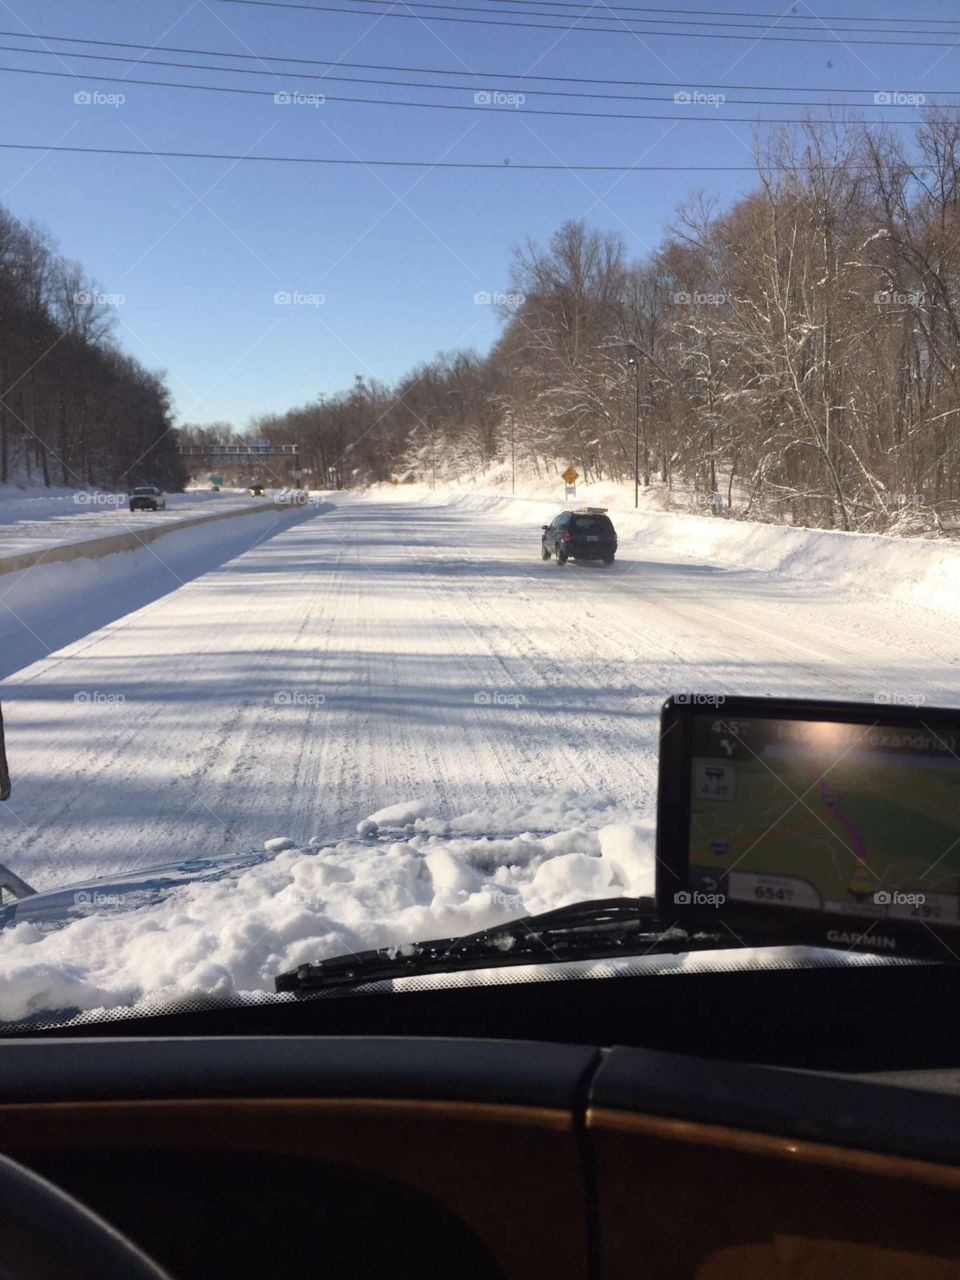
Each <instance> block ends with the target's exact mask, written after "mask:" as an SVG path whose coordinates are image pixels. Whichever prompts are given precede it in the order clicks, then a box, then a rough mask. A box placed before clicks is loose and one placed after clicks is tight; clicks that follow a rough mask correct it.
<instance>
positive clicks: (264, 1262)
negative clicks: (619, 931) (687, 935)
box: [0, 965, 960, 1280]
mask: <svg viewBox="0 0 960 1280" xmlns="http://www.w3.org/2000/svg"><path fill="white" fill-rule="evenodd" d="M711 976H712V980H713V984H712V987H711V986H709V985H708V986H707V987H706V988H705V987H704V982H705V980H706V979H705V976H704V975H690V976H686V977H684V976H678V975H673V976H670V977H667V976H664V977H662V978H653V979H644V980H642V981H631V980H625V979H609V980H601V981H598V980H592V981H584V982H579V983H578V982H555V983H548V984H546V985H539V986H538V985H537V984H531V983H518V984H517V985H516V986H513V987H507V988H501V989H498V990H497V991H496V992H495V993H494V995H495V997H496V999H495V1000H493V999H491V993H490V992H486V993H483V992H482V991H475V992H472V991H462V990H461V991H459V992H457V993H449V992H434V993H429V992H421V993H419V994H415V995H410V996H397V995H393V996H389V997H371V998H369V999H367V998H364V997H362V996H361V997H353V998H349V999H337V1000H317V1001H304V1002H301V1003H297V1004H295V1005H285V1006H274V1007H272V1008H268V1009H264V1010H262V1011H260V1013H259V1015H258V1017H259V1019H260V1021H261V1025H262V1021H263V1019H264V1018H275V1019H282V1020H283V1023H282V1026H283V1030H284V1032H285V1034H276V1035H249V1034H241V1033H240V1032H241V1030H242V1028H241V1025H240V1019H241V1015H243V1014H244V1011H237V1010H234V1011H231V1012H232V1016H233V1018H234V1019H235V1022H234V1025H233V1027H232V1028H231V1029H227V1028H226V1026H224V1030H225V1032H226V1033H224V1034H219V1035H212V1034H202V1035H201V1034H192V1035H191V1034H171V1031H172V1030H173V1028H171V1026H170V1025H167V1026H166V1027H165V1028H164V1032H163V1034H159V1035H149V1034H143V1031H144V1027H143V1026H142V1025H135V1026H130V1027H127V1028H126V1029H124V1028H123V1027H121V1028H120V1030H121V1031H123V1030H125V1031H126V1034H119V1033H118V1026H117V1024H116V1023H114V1024H104V1025H101V1026H100V1027H99V1029H98V1031H97V1034H90V1033H91V1031H92V1030H93V1028H78V1029H76V1031H75V1033H74V1034H50V1035H48V1036H43V1037H40V1036H34V1037H24V1038H20V1039H15V1040H8V1041H4V1042H3V1043H2V1044H0V1151H2V1152H3V1154H4V1155H6V1156H8V1157H11V1158H13V1159H14V1160H16V1161H18V1162H20V1163H21V1164H22V1165H24V1166H26V1167H27V1168H28V1169H30V1170H33V1171H34V1172H35V1173H37V1174H39V1175H41V1176H43V1177H44V1178H46V1179H49V1180H50V1181H51V1182H52V1183H53V1184H55V1185H56V1186H57V1187H60V1188H62V1189H63V1190H64V1191H66V1192H68V1193H69V1194H71V1195H73V1196H74V1197H76V1198H77V1199H78V1200H79V1201H81V1202H82V1203H83V1204H85V1205H87V1206H88V1207H89V1208H90V1209H92V1210H93V1211H94V1212H95V1213H97V1214H99V1215H100V1216H101V1218H102V1219H103V1220H105V1221H106V1222H107V1223H110V1224H112V1225H113V1226H114V1227H116V1228H117V1229H118V1230H119V1231H121V1232H122V1233H123V1234H124V1235H126V1236H127V1237H128V1238H129V1239H130V1240H131V1241H133V1242H134V1243H135V1244H136V1245H138V1246H139V1247H140V1248H141V1249H142V1250H143V1251H144V1252H145V1253H146V1254H147V1255H148V1256H150V1257H152V1258H153V1259H155V1260H156V1262H157V1263H158V1264H159V1265H160V1266H161V1267H163V1268H164V1269H165V1271H166V1273H167V1274H168V1275H169V1276H171V1277H174V1278H180V1277H182V1278H183V1280H187V1278H190V1277H199V1276H204V1277H209V1276H211V1275H218V1276H219V1275H229V1276H237V1277H247V1276H250V1277H253V1276H257V1277H260V1278H262V1277H263V1276H264V1275H289V1276H300V1275H303V1276H308V1275H309V1276H313V1275H321V1276H322V1275H327V1274H329V1275H336V1276H338V1277H353V1278H356V1280H361V1278H366V1277H370V1278H371V1280H372V1278H373V1277H377V1278H378V1280H382V1277H383V1275H384V1273H385V1272H389V1273H390V1274H391V1275H393V1276H401V1277H406V1276H409V1277H411V1280H412V1278H413V1277H416V1278H417V1280H431V1278H432V1277H434V1276H436V1277H440V1276H444V1277H450V1276H455V1277H459V1278H461V1280H474V1278H476V1280H487V1278H489V1280H514V1278H516V1280H520V1278H521V1277H523V1278H524V1280H529V1278H530V1277H539V1276H543V1277H548V1276H549V1277H552V1278H556V1277H586V1278H588V1280H600V1278H601V1277H609V1278H610V1280H621V1278H622V1280H627V1278H628V1277H629V1278H630V1280H636V1277H638V1276H650V1277H655V1278H656V1280H691V1278H696V1280H727V1278H728V1277H729V1280H734V1277H736V1280H743V1278H744V1277H747V1278H748V1280H750V1278H752V1277H757V1280H760V1278H761V1277H762V1280H779V1278H780V1277H784V1278H789V1280H806V1278H807V1277H811V1276H816V1277H828V1278H830V1277H837V1280H840V1277H843V1280H849V1277H850V1276H851V1275H856V1276H857V1277H858V1280H861V1278H863V1280H888V1278H889V1277H901V1276H902V1277H918V1278H919V1280H927V1278H928V1277H929V1278H931V1280H934V1278H935V1280H941V1277H946V1276H948V1275H949V1276H955V1275H956V1274H958V1273H960V1239H958V1228H957V1222H958V1221H960V1213H958V1210H960V1120H958V1111H960V1108H958V1095H960V1071H958V1070H956V1069H955V1067H954V1065H953V1064H954V1063H956V1062H957V1061H960V1054H958V1052H957V1050H958V1046H957V1036H956V1033H955V1032H953V1030H952V1029H950V1030H948V1031H947V1032H946V1035H945V1038H943V1039H942V1040H941V1041H939V1042H938V1044H937V1046H936V1047H933V1045H934V1042H933V1041H929V1042H928V1046H927V1050H926V1051H922V1050H921V1048H920V1046H921V1043H922V1042H921V1041H920V1040H914V1041H913V1042H912V1044H913V1047H912V1049H911V1050H910V1051H906V1050H905V1048H904V1046H903V1044H900V1045H898V1046H895V1045H894V1043H893V1037H892V1036H891V1035H890V1032H891V1029H892V1027H893V1026H895V1025H896V1023H897V1019H898V1018H899V1016H900V1015H901V1014H902V1012H903V1010H904V1008H905V1007H906V1005H907V1004H908V1003H910V1002H912V1001H913V996H912V994H911V993H912V992H919V991H921V990H927V991H928V992H929V995H928V996H927V998H926V1001H924V1000H923V999H919V1001H916V1002H914V1003H916V1013H917V1016H918V1017H919V1018H921V1019H922V1018H924V1017H925V1016H926V1015H927V1013H928V1012H929V1008H931V1007H933V1006H934V1005H935V1004H938V1003H942V1001H943V1000H944V999H946V998H947V990H948V984H954V985H955V984H956V981H957V979H956V977H955V974H954V971H952V970H948V969H947V968H946V967H945V966H936V965H917V966H890V967H889V968H888V967H881V966H875V967H873V968H872V969H869V970H860V971H856V970H851V971H849V972H848V971H846V970H831V971H829V972H827V971H823V972H821V971H817V970H814V971H812V972H807V973H806V974H802V973H791V972H789V971H787V972H777V973H766V974H763V975H758V974H756V973H742V974H738V973H732V974H731V973H726V974H719V975H718V974H714V975H711ZM758 977H761V978H762V979H763V980H764V981H767V982H769V984H770V986H769V990H773V989H774V986H773V984H774V983H775V982H779V983H780V984H781V986H780V987H779V991H780V995H781V998H783V997H786V998H788V999H789V1000H790V1001H791V1002H792V1009H791V1014H792V1019H793V1022H794V1023H795V1024H796V1025H797V1032H796V1037H795V1049H796V1051H799V1047H800V1045H801V1043H802V1040H803V1036H804V1034H809V1035H810V1036H811V1037H812V1038H814V1039H815V1040H817V1041H819V1043H820V1044H821V1045H823V1044H824V1043H826V1037H825V1035H824V1028H825V1025H826V1022H825V1020H826V1019H829V1018H831V1017H832V1018H834V1019H835V1020H836V1019H837V1018H838V1006H842V1004H843V1001H844V998H845V996H846V997H850V996H852V994H853V993H854V992H855V991H858V990H859V992H860V993H861V1004H862V1006H863V1008H862V1014H863V1020H864V1021H866V1018H867V1015H868V1014H871V1013H872V1014H873V1015H874V1016H875V1018H876V1032H877V1035H876V1042H875V1044H871V1043H870V1042H869V1041H867V1042H861V1045H860V1051H861V1053H862V1055H863V1057H862V1058H861V1060H860V1061H859V1063H858V1064H857V1066H858V1069H856V1070H849V1069H848V1070H843V1069H840V1070H838V1069H836V1068H837V1066H839V1064H840V1061H841V1057H840V1050H839V1046H840V1045H841V1044H843V1043H847V1044H848V1049H850V1050H851V1052H852V1047H853V1045H854V1042H857V1041H858V1040H859V1039H860V1037H859V1036H858V1024H859V1019H858V1018H857V1017H851V1019H850V1026H849V1027H846V1028H845V1027H844V1026H843V1023H842V1022H837V1023H836V1025H837V1027H838V1034H837V1035H836V1036H835V1037H834V1047H835V1049H836V1050H837V1052H838V1056H837V1058H836V1059H835V1061H834V1063H833V1064H831V1065H829V1066H827V1067H826V1069H825V1067H824V1062H823V1061H822V1060H821V1061H820V1065H818V1066H816V1067H811V1066H810V1065H805V1066H799V1065H787V1064H786V1063H785V1058H790V1057H791V1056H795V1055H794V1050H792V1049H791V1048H790V1047H786V1048H784V1047H783V1046H781V1047H780V1053H779V1057H778V1053H777V1052H776V1050H777V1046H778V1041H777V1028H778V1027H779V1026H781V1025H782V1026H784V1027H786V1025H787V1023H786V1021H785V1020H783V1019H780V1020H778V1019H777V1018H776V1017H775V1016H774V1017H772V1018H771V1019H770V1021H769V1022H767V1021H766V1020H765V1019H764V1018H763V1017H762V1015H761V1016H758V1012H759V1010H758V1004H757V1002H758V1001H759V1005H760V1008H761V1009H762V1004H763V1000H764V994H763V989H762V988H761V986H760V985H758V983H757V978H758ZM851 978H852V979H854V981H851V980H850V979H851ZM845 980H846V981H845ZM828 984H829V990H831V991H832V992H833V995H834V1000H835V1001H836V1002H837V1003H835V1004H834V1007H833V1008H832V1009H828V1008H827V1007H826V1005H825V1001H824V1000H823V999H822V996H823V994H824V992H825V991H826V990H827V989H828ZM858 984H859V985H858ZM867 990H872V991H873V993H874V995H875V997H876V1002H877V1003H876V1004H875V1005H874V1007H873V1008H872V1009H871V1008H870V1006H869V1004H868V1002H865V1001H863V999H862V996H863V993H864V992H866V991H867ZM710 991H712V997H708V996H707V995H706V994H705V993H706V992H710ZM452 994H456V998H457V1002H458V1003H457V1005H456V1008H457V1009H459V1010H460V1013H461V1015H462V1016H463V1017H465V1018H468V1019H470V1018H472V1019H473V1020H474V1021H475V1022H476V1024H477V1025H478V1026H481V1027H482V1026H484V1025H485V1026H486V1029H487V1030H488V1031H490V1032H498V1034H495V1035H487V1036H474V1037H468V1036H464V1035H462V1034H444V1032H445V1031H448V1032H449V1031H451V1030H452V1028H453V1027H454V1025H455V1021H454V1019H453V1018H452V1016H451V1013H450V1010H451V1009H452V1008H453V1007H454V1006H452V1005H451V1004H449V1003H445V997H447V996H450V995H452ZM954 994H955V993H954ZM471 999H473V1000H474V1003H473V1004H472V1005H471ZM484 999H486V1001H487V1003H484ZM389 1001H392V1006H391V1008H392V1010H393V1017H394V1019H395V1020H396V1025H395V1028H394V1030H395V1034H391V1035H383V1034H379V1035H373V1034H358V1032H360V1031H361V1030H362V1025H363V1023H366V1024H367V1025H368V1026H372V1025H375V1024H376V1023H377V1022H378V1021H381V1020H382V1013H381V1011H382V1010H383V1009H384V1008H385V1007H387V1003H388V1002H389ZM698 1001H700V1002H702V1003H700V1004H698ZM751 1001H752V1002H753V1003H752V1006H751ZM658 1002H659V1003H658ZM709 1003H712V1004H713V1006H714V1008H715V1019H716V1021H715V1023H711V1022H710V1021H709V1020H708V1019H707V1018H706V1013H705V1011H706V1008H707V1006H708V1004H709ZM668 1006H672V1008H673V1011H674V1021H673V1022H672V1023H670V1022H669V1021H668V1022H666V1023H665V1022H664V1021H663V1020H662V1019H661V1020H659V1022H658V1019H657V1017H656V1010H657V1009H658V1008H662V1009H664V1010H665V1009H666V1008H667V1007H668ZM881 1006H886V1008H887V1010H888V1013H887V1015H886V1018H887V1019H888V1020H885V1017H884V1015H883V1014H881V1013H879V1012H878V1010H879V1009H880V1008H881ZM588 1007H592V1008H593V1010H594V1016H593V1021H592V1023H591V1022H590V1021H589V1020H588V1019H586V1018H585V1017H581V1014H582V1013H584V1011H585V1010H586V1009H587V1008H588ZM536 1009H539V1013H535V1012H534V1011H535V1010H536ZM698 1009H699V1011H700V1026H699V1028H698V1027H697V1025H696V1023H697V1019H698ZM736 1009H739V1010H740V1013H739V1016H738V1015H736V1013H735V1010H736ZM772 1009H773V1005H772V1004H771V1010H772ZM484 1010H486V1013H484ZM245 1012H246V1014H249V1013H250V1011H245ZM748 1013H749V1014H750V1015H751V1016H752V1017H753V1019H754V1032H753V1036H752V1038H751V1037H750V1036H749V1035H747V1034H746V1028H747V1026H748V1021H747V1019H748ZM196 1017H197V1015H194V1021H196ZM297 1017H299V1018H300V1019H301V1020H302V1021H305V1022H306V1023H307V1024H308V1025H309V1024H310V1023H313V1024H316V1023H320V1022H324V1023H326V1024H327V1027H328V1031H329V1030H330V1028H332V1027H333V1026H335V1025H336V1024H337V1022H338V1021H339V1022H340V1023H342V1024H344V1023H347V1022H350V1023H352V1031H353V1033H352V1034H299V1035H294V1034H289V1028H290V1026H291V1025H293V1022H294V1020H295V1019H296V1018H297ZM725 1018H726V1019H728V1020H731V1021H733V1022H736V1024H737V1025H736V1026H735V1027H734V1028H733V1031H732V1034H731V1037H730V1038H729V1039H728V1040H727V1041H723V1040H720V1039H715V1040H714V1043H715V1044H716V1045H717V1046H718V1047H720V1048H724V1047H726V1049H728V1050H731V1049H732V1048H733V1043H734V1040H735V1039H736V1038H737V1037H738V1036H739V1038H740V1042H741V1047H745V1046H752V1047H754V1048H758V1049H759V1048H762V1046H763V1044H764V1043H766V1050H767V1052H766V1056H767V1058H768V1059H769V1060H768V1061H766V1062H757V1061H752V1062H751V1061H745V1060H743V1059H742V1058H738V1057H734V1056H730V1057H727V1058H720V1057H711V1056H709V1055H708V1054H706V1053H704V1052H703V1048H704V1045H703V1044H702V1043H700V1039H702V1040H708V1039H710V1038H711V1035H712V1026H713V1025H717V1024H719V1023H720V1022H722V1021H723V1020H724V1019H725ZM818 1018H819V1021H818ZM145 1021H146V1020H145ZM404 1023H405V1024H406V1026H405V1027H404V1026H402V1025H401V1024H404ZM431 1024H432V1026H433V1028H434V1030H435V1034H433V1035H430V1034H425V1032H427V1031H428V1030H429V1028H430V1026H431ZM189 1025H190V1019H189V1018H183V1019H181V1026H182V1027H189ZM524 1025H526V1027H527V1028H528V1031H527V1035H528V1036H529V1035H530V1034H531V1032H534V1031H536V1032H544V1031H546V1030H547V1029H548V1025H549V1026H551V1027H552V1036H551V1038H549V1039H546V1038H545V1039H541V1040H533V1039H530V1038H524V1037H523V1035H522V1034H521V1028H522V1027H523V1026H524ZM415 1026H416V1027H417V1028H418V1033H417V1034H401V1032H403V1031H407V1032H409V1030H410V1028H413V1027H415ZM587 1026H589V1027H590V1028H591V1029H592V1031H594V1032H603V1033H604V1034H602V1035H601V1036H598V1037H597V1038H596V1039H595V1041H592V1042H588V1041H584V1040H580V1041H579V1042H578V1040H577V1038H576V1034H577V1033H576V1032H575V1031H574V1029H575V1028H577V1029H578V1030H579V1032H580V1034H582V1029H583V1028H584V1027H587ZM275 1027H276V1029H277V1030H278V1031H279V1030H280V1029H281V1023H280V1022H276V1023H275ZM564 1027H566V1028H567V1029H568V1030H569V1032H570V1033H571V1036H572V1038H571V1039H570V1040H568V1041H564V1040H563V1038H562V1033H563V1030H564ZM684 1028H686V1038H685V1039H684V1036H683V1035H682V1034H681V1032H682V1031H683V1030H684ZM698 1037H699V1038H700V1039H698ZM765 1037H766V1039H765ZM631 1041H632V1043H631ZM644 1041H647V1042H648V1043H644ZM658 1041H659V1043H658V1044H657V1047H651V1043H649V1042H654V1043H657V1042H658ZM681 1043H682V1045H683V1051H678V1046H680V1045H681ZM882 1043H883V1044H888V1045H889V1046H890V1051H889V1052H888V1054H887V1055H886V1056H885V1057H884V1056H883V1055H878V1054H877V1053H876V1052H875V1049H876V1047H877V1046H879V1045H880V1044H882ZM867 1059H869V1060H871V1061H873V1062H875V1063H877V1064H881V1063H882V1064H883V1065H882V1069H877V1070H874V1071H870V1070H865V1069H864V1066H865V1062H866V1060H867ZM852 1063H854V1057H853V1056H848V1059H847V1064H848V1066H849V1065H850V1064H852ZM0 1212H2V1211H0ZM2 1257H3V1254H2V1235H0V1263H2Z"/></svg>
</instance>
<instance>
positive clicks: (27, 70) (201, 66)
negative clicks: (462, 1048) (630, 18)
mask: <svg viewBox="0 0 960 1280" xmlns="http://www.w3.org/2000/svg"><path fill="white" fill-rule="evenodd" d="M0 52H3V53H20V52H21V50H20V49H18V48H17V47H16V46H15V45H8V44H0ZM27 52H29V53H31V54H34V55H43V56H45V57H59V56H60V55H59V54H58V53H57V51H56V50H54V49H37V50H28V51H27ZM69 56H70V57H72V58H85V59H89V60H92V61H94V62H123V63H132V65H133V66H134V67H139V66H151V67H171V68H177V69H179V70H183V71H215V72H228V73H232V74H234V75H248V76H267V77H269V78H271V79H279V78H280V77H281V76H283V75H286V76H287V79H288V80H289V78H290V77H289V73H285V72H279V71H264V70H261V69H258V68H248V67H218V66H216V65H215V64H213V63H209V62H206V63H204V62H170V61H166V60H164V59H160V58H136V59H131V58H128V57H121V56H118V55H112V54H104V53H71V54H70V55H69ZM0 71H9V72H12V73H13V74H15V75H31V74H35V75H39V76H57V77H62V78H66V79H70V78H76V79H82V78H86V79H88V80H102V81H105V82H107V83H109V84H136V85H153V86H155V87H157V88H176V89H200V90H206V91H208V92H211V93H241V94H259V95H260V96H266V97H271V96H275V95H274V94H273V93H272V91H271V90H257V89H245V88H243V87H242V86H234V85H204V84H191V83H189V82H186V81H167V80H141V79H135V78H133V77H131V76H128V75H126V74H124V75H122V76H107V75H101V74H99V73H98V72H90V73H86V74H83V75H82V74H81V73H80V72H71V71H46V70H44V69H43V68H41V67H0ZM297 75H298V77H299V80H300V81H318V82H320V83H321V84H325V83H326V82H327V81H328V80H333V81H337V82H338V83H340V84H373V85H377V86H379V87H384V88H392V87H396V88H404V89H436V90H439V91H443V92H447V91H449V92H451V93H469V92H472V87H470V86H467V85H462V84H431V83H429V82H427V83H425V82H423V81H419V80H384V79H382V78H379V77H364V76H338V75H335V74H332V73H328V74H325V75H311V74H309V73H306V72H298V73H297ZM511 91H512V92H515V93H519V92H523V93H533V94H536V95H539V96H540V97H548V98H577V99H582V98H588V99H600V100H604V101H628V102H676V98H675V96H672V97H665V96H664V95H663V94H642V93H640V94H634V93H596V92H594V93H587V92H582V91H581V92H578V91H571V90H563V89H532V90H531V89H529V88H527V87H526V86H524V88H523V90H508V89H505V88H504V86H503V85H497V87H496V92H497V93H503V92H511ZM330 101H331V102H359V103H375V102H383V103H384V105H390V100H389V99H379V98H347V97H340V98H335V97H331V98H330ZM401 105H407V106H424V107H442V106H444V105H449V104H444V103H429V102H427V103H405V104H401ZM677 105H680V104H677ZM698 105H704V104H698ZM706 105H711V104H706ZM724 105H727V106H734V107H739V106H744V107H747V106H760V107H815V108H826V109H828V110H830V109H832V108H834V107H835V105H836V104H833V103H830V102H796V101H794V102H778V101H776V100H775V99H773V98H736V99H728V100H725V102H724ZM850 105H851V106H871V105H873V106H875V107H878V108H880V107H886V108H889V109H896V110H902V111H907V110H915V109H916V104H914V103H908V102H902V103H876V102H875V103H873V104H870V103H851V104H850ZM461 109H463V108H461ZM504 109H507V108H504ZM509 109H510V110H513V109H514V108H509ZM533 110H536V109H535V108H531V111H533ZM569 114H571V115H583V116H589V115H590V114H595V115H598V116H601V117H603V116H609V118H610V119H611V120H613V119H617V118H618V116H617V115H616V114H614V113H612V112H596V113H589V112H585V111H578V112H570V113H569ZM623 118H624V119H630V120H634V119H635V120H673V119H674V118H675V117H674V116H659V115H652V114H651V115H625V116H623ZM797 118H799V117H797ZM697 119H699V117H697ZM734 119H736V117H734ZM749 119H750V120H751V122H753V118H749ZM791 119H794V117H791ZM768 122H769V123H776V124H783V123H789V121H784V120H782V119H776V120H770V121H768ZM846 123H848V124H856V123H860V124H868V123H878V122H875V121H856V120H848V121H846ZM886 123H889V124H896V123H900V124H907V123H911V122H910V121H892V120H891V121H887V122H886Z"/></svg>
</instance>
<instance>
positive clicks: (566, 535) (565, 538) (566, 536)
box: [560, 529, 573, 542]
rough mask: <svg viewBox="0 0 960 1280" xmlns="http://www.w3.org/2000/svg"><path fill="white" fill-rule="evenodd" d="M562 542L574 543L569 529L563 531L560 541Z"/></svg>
mask: <svg viewBox="0 0 960 1280" xmlns="http://www.w3.org/2000/svg"><path fill="white" fill-rule="evenodd" d="M560 541H561V542H572V541H573V539H572V538H571V536H570V530H569V529H564V531H563V537H562V538H561V539H560Z"/></svg>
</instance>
